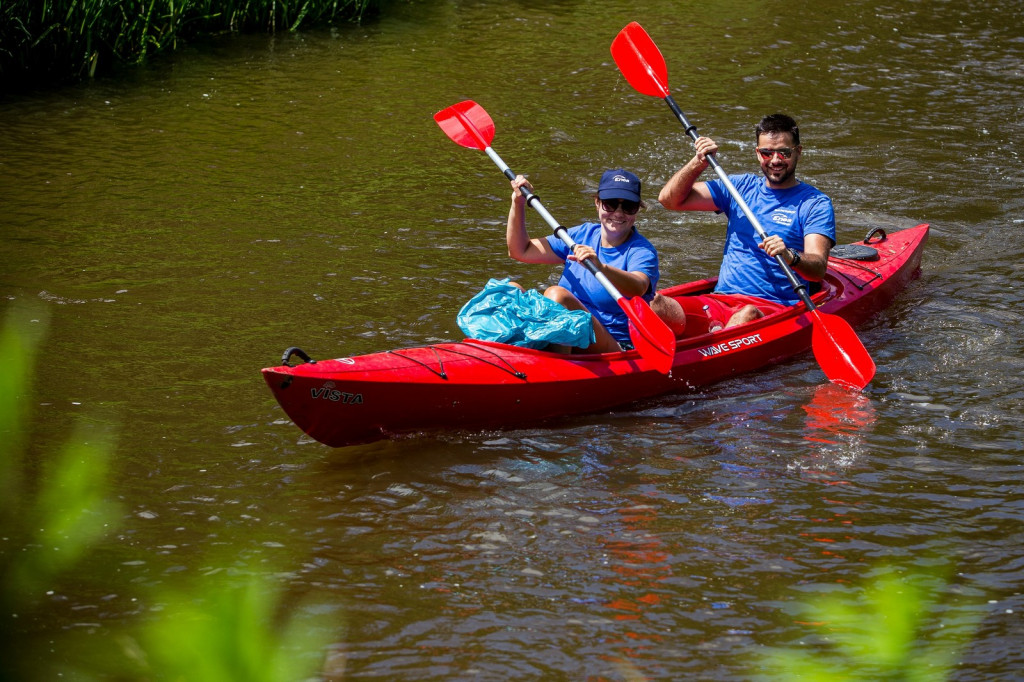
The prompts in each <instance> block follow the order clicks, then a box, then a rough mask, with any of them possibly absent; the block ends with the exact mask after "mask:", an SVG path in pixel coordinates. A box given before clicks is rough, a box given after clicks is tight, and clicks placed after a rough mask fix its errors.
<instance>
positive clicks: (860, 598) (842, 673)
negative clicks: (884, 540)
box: [758, 570, 980, 682]
mask: <svg viewBox="0 0 1024 682" xmlns="http://www.w3.org/2000/svg"><path fill="white" fill-rule="evenodd" d="M929 583H933V584H931V585H929ZM934 583H937V584H934ZM945 585H946V583H945V581H944V580H941V579H938V580H936V579H934V578H932V577H931V576H928V575H926V574H915V575H911V576H901V575H899V574H898V573H897V572H896V571H891V570H890V571H887V572H885V573H883V574H882V575H881V576H879V577H878V578H876V579H875V581H874V582H873V583H872V584H870V585H869V586H868V587H867V588H865V589H859V590H856V591H854V592H843V593H841V594H833V595H829V596H825V597H822V598H821V599H819V600H817V601H815V602H814V603H812V604H808V605H805V606H804V607H803V611H804V618H805V621H804V622H805V623H807V624H810V625H812V626H813V627H815V628H816V629H817V630H818V631H819V632H820V633H821V636H822V638H823V639H822V641H821V643H820V644H815V645H810V644H804V643H801V647H800V648H793V647H791V648H788V649H776V650H771V651H769V652H767V653H765V654H760V655H759V656H758V659H759V660H758V663H759V670H761V671H762V677H764V678H765V679H770V680H807V681H809V682H825V681H826V680H827V681H832V680H837V679H841V680H849V681H857V680H864V681H865V682H867V681H875V682H877V681H880V680H900V681H901V682H941V681H943V680H946V679H948V678H949V675H950V672H951V671H952V669H953V666H954V665H955V664H956V662H957V660H958V659H959V655H960V651H961V650H962V648H963V647H964V646H965V645H966V643H967V642H968V641H969V640H970V638H971V636H972V635H973V633H974V631H975V630H976V628H977V625H978V622H979V618H980V615H979V613H978V612H977V611H976V610H973V609H972V608H960V609H951V608H945V607H943V606H942V605H941V604H940V602H939V597H938V595H939V594H940V593H941V591H942V590H943V588H944V587H945Z"/></svg>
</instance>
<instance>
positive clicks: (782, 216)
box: [772, 208, 796, 226]
mask: <svg viewBox="0 0 1024 682" xmlns="http://www.w3.org/2000/svg"><path fill="white" fill-rule="evenodd" d="M794 220H796V211H794V210H793V209H791V208H777V209H775V211H774V212H773V213H772V222H773V223H778V224H779V225H787V226H788V225H792V224H793V221H794Z"/></svg>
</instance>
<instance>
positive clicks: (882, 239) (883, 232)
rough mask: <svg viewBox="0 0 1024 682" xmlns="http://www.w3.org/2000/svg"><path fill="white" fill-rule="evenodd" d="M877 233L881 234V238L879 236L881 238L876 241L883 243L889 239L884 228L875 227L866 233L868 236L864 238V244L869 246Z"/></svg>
mask: <svg viewBox="0 0 1024 682" xmlns="http://www.w3.org/2000/svg"><path fill="white" fill-rule="evenodd" d="M879 232H881V233H882V236H881V238H880V239H879V240H878V241H880V242H884V241H885V240H886V239H888V238H889V237H888V235H886V234H885V228H882V227H876V228H875V229H873V230H871V231H870V232H868V236H866V237H864V243H865V244H870V243H871V238H872V237H874V236H875V235H876V234H878V233H879Z"/></svg>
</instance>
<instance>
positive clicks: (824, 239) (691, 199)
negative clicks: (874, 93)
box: [652, 114, 836, 334]
mask: <svg viewBox="0 0 1024 682" xmlns="http://www.w3.org/2000/svg"><path fill="white" fill-rule="evenodd" d="M755 134H756V139H757V149H756V151H755V153H756V155H757V159H758V160H759V162H760V164H761V172H762V173H763V175H764V177H763V178H762V177H760V176H758V175H756V174H753V173H748V174H745V175H735V176H730V180H731V181H732V183H733V184H734V185H735V186H736V189H737V191H738V192H739V193H740V195H741V196H742V197H743V199H744V200H745V201H746V202H747V205H748V206H749V207H750V209H751V211H752V212H753V214H754V215H755V216H757V219H758V221H759V222H760V223H761V226H762V227H763V228H764V230H765V232H767V233H768V234H769V236H768V238H767V239H765V240H764V241H761V240H760V238H759V237H758V236H757V231H756V230H755V229H754V227H753V226H752V225H751V224H750V221H749V220H747V218H746V216H745V215H744V214H743V212H742V211H741V210H740V208H739V206H738V205H737V203H736V201H735V200H733V199H732V197H731V196H730V194H729V192H728V190H727V189H726V187H725V183H724V182H722V180H721V179H717V178H716V179H715V180H711V181H709V182H697V178H698V177H700V175H701V173H703V172H704V169H706V168H707V167H708V160H707V157H708V156H709V155H711V154H714V153H715V152H717V151H718V145H717V144H716V143H715V141H714V140H712V139H710V138H707V137H701V138H698V139H697V141H696V142H694V147H695V148H696V155H695V156H694V157H693V158H692V159H691V160H690V161H689V162H688V163H687V164H686V165H685V166H683V167H682V168H681V169H680V170H679V171H677V172H676V174H675V175H673V176H672V178H671V179H670V180H669V181H668V182H667V183H666V184H665V186H664V187H663V188H662V189H661V193H660V194H659V195H658V201H660V202H661V204H662V205H663V206H665V208H667V209H670V210H673V211H716V212H720V213H725V214H726V216H727V217H728V219H729V226H728V228H727V230H726V236H725V248H724V255H723V258H722V266H721V269H720V271H719V274H718V285H717V287H716V288H715V292H714V294H712V295H711V296H709V297H701V298H706V299H708V300H706V301H701V303H702V306H707V308H705V310H706V311H707V316H708V324H709V326H710V328H711V329H714V328H716V327H717V326H727V327H730V326H735V325H737V324H743V323H745V322H750V321H751V320H754V319H757V318H758V317H763V316H764V314H765V313H766V312H773V311H774V310H777V309H778V308H779V307H780V306H788V305H794V304H796V303H797V302H798V301H799V297H798V296H797V294H796V292H794V291H793V286H792V284H791V283H790V282H789V280H788V279H787V277H786V275H785V273H784V272H783V270H782V268H780V267H779V265H778V263H777V262H776V261H775V256H776V255H779V254H781V255H782V258H783V259H784V260H785V261H786V262H787V263H788V264H789V266H790V268H792V270H793V272H794V273H795V274H796V275H797V277H799V278H800V279H802V280H803V281H804V282H808V283H811V282H819V281H820V280H821V278H822V277H824V275H825V268H826V266H827V265H828V255H829V251H830V250H831V249H832V247H833V246H834V245H835V238H836V224H835V213H834V211H833V208H832V201H831V199H829V198H828V197H827V196H826V195H825V194H823V193H822V192H820V191H819V190H817V189H815V188H814V187H812V186H811V185H808V184H806V183H804V182H801V181H800V180H798V179H797V177H796V166H797V162H798V161H799V160H800V154H801V152H802V151H803V147H802V146H801V145H800V129H799V128H798V127H797V125H796V121H794V120H793V119H792V118H790V117H789V116H786V115H785V114H772V115H770V116H765V117H764V118H763V119H761V122H760V123H758V124H757V128H756V130H755ZM749 297H754V300H753V301H751V299H750V298H749ZM652 307H653V308H654V309H655V310H657V311H658V312H659V314H661V315H662V316H663V317H665V318H666V319H667V320H668V321H669V322H670V324H672V326H673V327H675V328H677V330H679V329H681V328H682V326H683V318H684V317H685V314H684V313H683V310H682V309H681V308H679V307H678V306H675V305H674V304H673V301H672V299H666V298H665V297H662V296H659V297H658V299H656V301H654V302H652ZM676 308H679V309H678V310H676ZM703 331H706V330H703V329H701V330H699V333H703ZM687 332H688V333H690V334H693V333H697V331H695V330H692V329H691V330H687Z"/></svg>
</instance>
